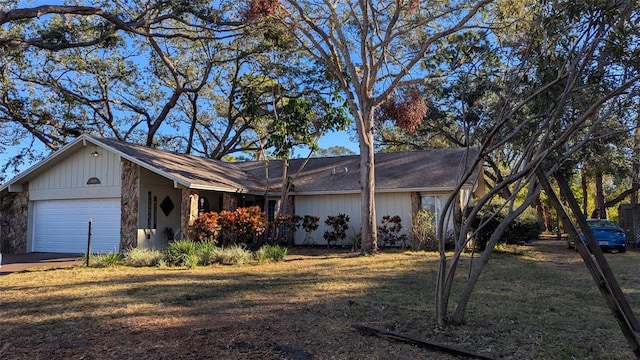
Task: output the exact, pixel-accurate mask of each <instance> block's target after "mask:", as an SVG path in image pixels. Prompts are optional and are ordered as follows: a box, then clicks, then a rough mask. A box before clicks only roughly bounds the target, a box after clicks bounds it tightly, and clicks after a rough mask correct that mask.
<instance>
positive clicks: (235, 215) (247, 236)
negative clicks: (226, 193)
mask: <svg viewBox="0 0 640 360" xmlns="http://www.w3.org/2000/svg"><path fill="white" fill-rule="evenodd" d="M218 223H219V224H220V235H221V236H219V239H218V240H219V243H220V244H221V245H223V246H224V245H231V244H237V243H240V242H252V241H253V239H254V238H255V237H257V236H260V235H262V233H264V231H265V230H266V228H267V218H266V216H265V215H264V213H263V212H262V210H261V209H260V207H259V206H251V207H246V208H237V209H236V210H235V211H228V210H223V211H221V212H220V216H219V218H218Z"/></svg>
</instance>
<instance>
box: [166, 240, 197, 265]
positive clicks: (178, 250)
mask: <svg viewBox="0 0 640 360" xmlns="http://www.w3.org/2000/svg"><path fill="white" fill-rule="evenodd" d="M165 260H166V263H167V265H169V266H186V267H188V268H192V267H194V266H196V265H198V255H197V254H196V243H195V242H194V241H192V240H186V239H183V240H176V241H173V242H171V243H169V247H168V248H167V249H166V252H165Z"/></svg>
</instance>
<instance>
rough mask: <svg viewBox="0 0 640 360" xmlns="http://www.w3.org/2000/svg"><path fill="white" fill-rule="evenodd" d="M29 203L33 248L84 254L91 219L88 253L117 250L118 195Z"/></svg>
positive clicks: (35, 249) (118, 230)
mask: <svg viewBox="0 0 640 360" xmlns="http://www.w3.org/2000/svg"><path fill="white" fill-rule="evenodd" d="M33 206H34V210H33V224H34V229H33V238H32V239H33V251H36V252H57V253H85V252H86V251H87V235H88V230H89V219H92V233H93V235H92V236H91V252H92V253H98V252H118V249H119V246H120V199H119V198H107V199H81V200H39V201H34V202H33Z"/></svg>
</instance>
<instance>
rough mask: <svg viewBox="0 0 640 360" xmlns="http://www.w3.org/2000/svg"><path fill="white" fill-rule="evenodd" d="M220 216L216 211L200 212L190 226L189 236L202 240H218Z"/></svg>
mask: <svg viewBox="0 0 640 360" xmlns="http://www.w3.org/2000/svg"><path fill="white" fill-rule="evenodd" d="M219 217H220V215H218V213H216V212H208V213H203V214H200V216H198V218H197V219H195V220H194V222H193V224H192V225H191V227H190V228H189V236H190V237H191V238H193V239H196V240H200V241H210V242H215V241H217V240H218V233H219V232H220V224H219V221H218V219H219Z"/></svg>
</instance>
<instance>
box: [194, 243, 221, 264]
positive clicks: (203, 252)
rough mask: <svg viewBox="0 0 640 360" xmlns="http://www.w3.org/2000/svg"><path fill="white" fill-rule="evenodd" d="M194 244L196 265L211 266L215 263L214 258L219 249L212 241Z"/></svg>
mask: <svg viewBox="0 0 640 360" xmlns="http://www.w3.org/2000/svg"><path fill="white" fill-rule="evenodd" d="M195 244H196V256H197V258H198V265H211V264H213V263H214V262H216V256H217V253H218V250H219V249H220V248H218V247H216V244H215V242H213V241H198V242H196V243H195Z"/></svg>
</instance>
